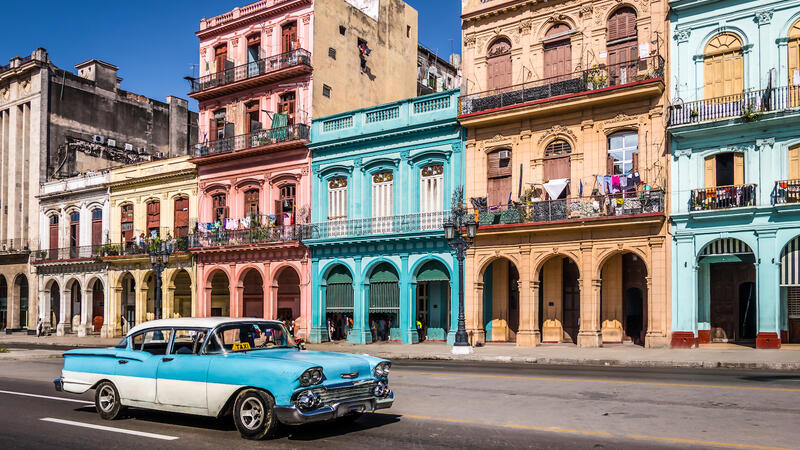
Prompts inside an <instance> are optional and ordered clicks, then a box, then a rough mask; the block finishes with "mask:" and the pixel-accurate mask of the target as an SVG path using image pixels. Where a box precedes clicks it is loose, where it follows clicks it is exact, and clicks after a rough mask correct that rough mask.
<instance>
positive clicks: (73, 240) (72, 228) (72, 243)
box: [69, 211, 81, 258]
mask: <svg viewBox="0 0 800 450" xmlns="http://www.w3.org/2000/svg"><path fill="white" fill-rule="evenodd" d="M80 245H81V213H80V212H78V211H75V212H73V213H70V215H69V248H71V249H75V248H77V247H79V246H80ZM77 256H78V255H77V252H75V251H74V250H72V251H70V258H75V257H77Z"/></svg>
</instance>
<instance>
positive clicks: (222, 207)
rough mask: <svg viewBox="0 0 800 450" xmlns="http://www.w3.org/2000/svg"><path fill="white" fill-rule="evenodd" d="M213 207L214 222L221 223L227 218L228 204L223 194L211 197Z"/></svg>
mask: <svg viewBox="0 0 800 450" xmlns="http://www.w3.org/2000/svg"><path fill="white" fill-rule="evenodd" d="M211 202H212V204H213V207H214V222H217V221H223V220H225V219H227V218H228V204H227V199H226V195H225V194H214V195H213V196H211Z"/></svg>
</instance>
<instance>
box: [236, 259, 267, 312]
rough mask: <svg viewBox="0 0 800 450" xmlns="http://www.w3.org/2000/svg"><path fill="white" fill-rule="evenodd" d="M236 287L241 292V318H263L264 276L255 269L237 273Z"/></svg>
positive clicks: (249, 268)
mask: <svg viewBox="0 0 800 450" xmlns="http://www.w3.org/2000/svg"><path fill="white" fill-rule="evenodd" d="M239 277H240V278H239V279H238V281H237V287H238V288H241V292H242V294H241V295H242V299H241V300H242V316H243V317H264V276H263V274H262V273H261V271H260V270H258V268H256V267H248V268H246V269H244V270H242V271H240V272H239Z"/></svg>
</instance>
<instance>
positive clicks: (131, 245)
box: [98, 235, 192, 257]
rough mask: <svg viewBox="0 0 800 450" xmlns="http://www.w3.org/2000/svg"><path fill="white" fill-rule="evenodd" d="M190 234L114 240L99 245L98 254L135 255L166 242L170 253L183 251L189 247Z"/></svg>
mask: <svg viewBox="0 0 800 450" xmlns="http://www.w3.org/2000/svg"><path fill="white" fill-rule="evenodd" d="M191 239H192V235H188V236H180V237H177V238H171V239H166V238H165V239H149V238H148V239H134V240H132V241H129V242H114V243H107V244H103V245H101V246H100V249H99V250H98V253H99V256H101V257H103V256H135V255H147V254H149V253H150V250H154V249H155V248H154V247H155V246H156V245H159V244H161V243H162V242H164V243H166V245H167V248H168V250H169V251H170V253H180V252H185V251H187V250H188V249H189V243H190V242H191Z"/></svg>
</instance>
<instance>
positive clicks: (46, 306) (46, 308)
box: [39, 288, 53, 333]
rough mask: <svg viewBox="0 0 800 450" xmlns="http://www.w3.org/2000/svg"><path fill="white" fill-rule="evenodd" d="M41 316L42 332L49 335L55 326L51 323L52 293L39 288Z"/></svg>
mask: <svg viewBox="0 0 800 450" xmlns="http://www.w3.org/2000/svg"><path fill="white" fill-rule="evenodd" d="M39 314H41V316H40V317H41V318H42V332H43V333H47V332H48V331H49V330H50V329H51V328H53V324H51V323H50V316H51V314H50V291H49V290H47V291H45V289H42V288H39Z"/></svg>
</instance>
